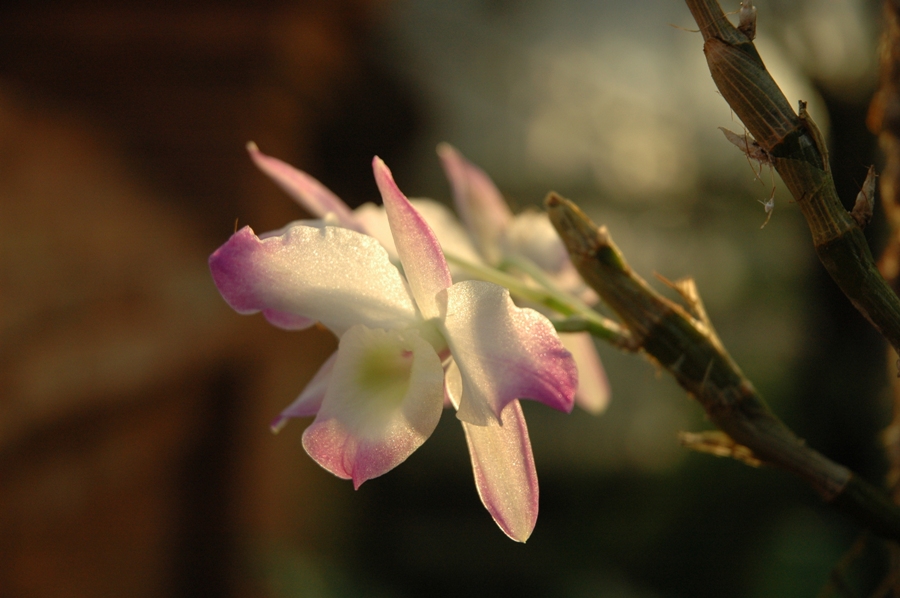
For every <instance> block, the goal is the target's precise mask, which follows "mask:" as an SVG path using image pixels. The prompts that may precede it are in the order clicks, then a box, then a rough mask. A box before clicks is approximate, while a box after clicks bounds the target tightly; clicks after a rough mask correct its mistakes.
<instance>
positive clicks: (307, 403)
mask: <svg viewBox="0 0 900 598" xmlns="http://www.w3.org/2000/svg"><path fill="white" fill-rule="evenodd" d="M336 360H337V351H335V352H334V353H332V354H331V357H329V358H328V359H326V360H325V363H323V364H322V366H321V367H320V368H319V371H318V372H316V375H315V376H313V378H312V380H310V381H309V383H308V384H307V385H306V388H304V389H303V392H301V393H300V396H299V397H297V398H296V399H295V400H294V402H293V403H291V404H290V405H288V406H287V408H285V409H284V410H283V411H282V412H281V413H280V414H279V415H278V417H276V418H275V419H274V420H273V421H272V423H271V424H270V427H271V428H272V431H273V432H278V431H280V430H281V429H282V428H283V427H284V426H285V425H286V424H287V422H288V420H289V419H292V418H295V417H310V416H313V415H315V414H316V413H318V412H319V408H320V407H321V406H322V399H324V398H325V392H326V391H327V390H328V383H329V382H330V381H331V372H332V370H334V362H335V361H336Z"/></svg>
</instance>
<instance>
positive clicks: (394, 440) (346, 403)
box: [303, 326, 444, 488]
mask: <svg viewBox="0 0 900 598" xmlns="http://www.w3.org/2000/svg"><path fill="white" fill-rule="evenodd" d="M443 384H444V370H443V368H442V366H441V361H440V359H439V358H438V356H437V354H436V353H435V352H434V349H433V348H432V347H431V345H429V344H428V343H427V342H426V341H424V340H422V339H421V338H420V337H419V336H418V334H417V333H416V332H414V331H411V330H406V331H397V330H380V329H370V328H367V327H365V326H354V327H353V328H351V329H350V330H348V331H347V332H346V334H344V336H343V337H341V342H340V345H339V347H338V356H337V360H336V361H335V364H334V370H333V371H332V374H331V382H330V384H329V385H328V391H327V392H326V394H325V399H324V400H323V401H322V406H321V407H320V409H319V413H318V415H317V416H316V420H315V421H314V422H313V423H312V425H311V426H310V427H309V428H307V429H306V431H305V432H304V433H303V446H304V448H305V449H306V452H308V453H309V455H310V456H311V457H312V458H313V459H315V460H316V462H318V463H319V465H321V466H322V467H324V468H325V469H327V470H328V471H330V472H332V473H333V474H335V475H336V476H338V477H341V478H345V479H352V480H353V485H354V487H356V488H359V485H360V484H362V483H363V482H365V481H366V480H368V479H371V478H374V477H377V476H380V475H382V474H384V473H386V472H388V471H390V470H391V469H393V468H394V467H396V466H397V465H399V464H400V463H402V462H403V461H405V460H406V458H407V457H409V455H411V454H412V453H413V451H415V450H416V449H417V448H418V447H419V446H421V444H422V443H423V442H425V440H426V439H427V438H428V437H429V436H430V435H431V433H432V432H433V431H434V428H435V426H437V422H438V420H439V419H440V416H441V410H442V409H443V396H444V391H443Z"/></svg>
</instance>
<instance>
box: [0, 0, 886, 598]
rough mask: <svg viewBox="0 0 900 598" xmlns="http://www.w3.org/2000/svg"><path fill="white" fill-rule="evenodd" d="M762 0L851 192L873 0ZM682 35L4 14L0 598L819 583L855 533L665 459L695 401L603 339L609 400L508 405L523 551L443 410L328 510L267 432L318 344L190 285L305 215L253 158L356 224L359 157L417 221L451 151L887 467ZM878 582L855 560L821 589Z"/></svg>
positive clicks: (738, 480) (787, 488)
mask: <svg viewBox="0 0 900 598" xmlns="http://www.w3.org/2000/svg"><path fill="white" fill-rule="evenodd" d="M756 4H757V6H758V7H759V22H758V39H757V45H758V48H759V50H760V53H761V54H762V56H763V57H764V60H765V61H766V64H767V65H768V66H769V68H770V70H772V71H773V74H774V75H775V78H776V80H777V81H778V82H779V83H780V84H781V85H782V88H783V89H784V90H785V93H786V94H787V96H788V98H789V100H790V101H791V102H792V103H794V104H796V101H797V100H799V99H805V100H808V101H809V102H810V111H811V114H812V115H813V117H814V118H815V119H816V121H817V122H818V123H819V124H820V125H821V126H823V128H824V127H827V128H828V130H829V138H830V143H831V156H832V160H833V168H834V174H835V179H836V180H837V184H838V189H839V191H840V192H841V193H842V197H844V198H845V201H846V202H847V203H848V205H849V203H851V202H852V199H853V198H855V196H856V193H857V191H858V189H859V187H860V185H861V183H862V181H863V179H864V177H865V172H866V168H867V166H868V165H869V164H871V163H873V162H876V161H877V157H876V155H875V140H874V138H873V137H872V136H871V135H870V134H869V133H868V132H867V131H866V130H865V126H864V120H865V113H866V109H867V106H868V102H869V100H870V98H871V95H872V92H873V90H874V87H875V84H876V78H877V64H876V62H875V56H876V49H877V42H878V35H879V27H880V24H879V19H878V17H879V6H878V4H877V3H876V2H874V1H872V0H869V1H864V0H804V1H802V2H788V1H787V0H769V1H763V0H759V2H757V3H756ZM725 8H726V10H737V8H738V2H737V1H735V2H732V3H731V4H728V3H726V7H725ZM670 25H675V26H674V27H673V26H670ZM692 27H693V22H692V21H691V19H690V15H689V12H688V10H687V8H686V7H684V6H683V5H682V4H680V3H677V2H671V1H670V0H645V1H643V2H639V3H633V2H626V1H621V2H588V1H587V0H553V1H551V0H457V1H455V2H439V1H437V0H393V1H391V0H296V1H294V2H287V1H283V0H268V1H256V2H249V1H241V0H234V1H230V2H229V1H224V0H223V1H219V2H214V1H211V0H209V1H205V0H198V1H189V2H174V1H171V2H164V1H159V2H149V3H148V2H133V1H118V2H109V1H104V0H96V1H90V2H89V1H83V2H52V3H51V2H43V1H41V0H30V1H29V2H15V1H12V2H5V3H3V4H2V5H0V229H2V236H0V597H3V598H6V597H10V598H20V597H50V596H53V597H68V596H71V597H82V596H84V597H88V596H91V597H93V596H132V597H142V596H146V597H157V596H175V597H181V596H184V597H189V596H210V597H238V596H250V597H257V596H258V597H273V598H276V597H277V598H280V597H324V598H330V597H345V596H367V597H368V596H376V597H417V596H428V597H430V596H434V597H443V596H506V595H510V596H520V597H532V596H534V597H543V596H553V597H558V596H559V597H573V598H575V597H582V596H615V597H641V598H643V597H657V596H659V597H662V596H685V597H688V596H689V597H705V596H709V597H714V596H715V597H719V596H734V597H763V596H810V595H815V594H816V593H817V592H818V591H819V590H820V589H821V588H822V587H824V586H825V585H826V584H827V583H828V581H829V575H830V571H831V569H832V567H833V566H834V565H835V564H836V563H837V562H838V560H839V559H841V557H842V556H843V555H845V554H846V552H847V551H848V549H850V547H851V545H853V543H854V541H856V540H857V539H858V537H859V531H858V529H857V528H856V527H854V526H853V525H852V524H850V523H849V522H847V521H846V520H845V519H843V518H842V517H841V516H840V515H837V514H835V513H834V512H832V511H831V510H829V509H827V508H826V507H825V506H824V505H822V504H821V503H820V501H819V499H818V498H817V496H815V495H814V494H813V492H812V491H810V490H809V489H807V488H806V487H805V486H803V485H802V484H801V483H800V482H798V481H796V480H794V479H793V478H790V477H789V476H787V475H786V474H782V473H779V472H774V471H769V470H751V469H749V468H747V467H746V466H744V465H741V464H738V463H736V462H732V461H728V460H722V459H715V458H713V457H709V456H705V455H699V454H693V453H688V452H686V451H685V450H684V449H682V448H681V447H680V446H679V445H678V442H677V433H678V432H679V431H699V430H703V429H707V428H709V424H708V423H707V422H705V421H704V418H703V414H702V411H701V410H700V408H699V407H697V406H696V405H695V404H693V403H692V402H691V401H690V400H689V398H688V397H686V396H685V394H684V393H683V392H682V391H681V390H680V389H679V388H678V387H677V386H676V385H675V384H674V383H673V382H672V380H670V379H669V378H668V377H667V376H666V375H665V373H664V372H660V371H658V370H657V369H656V368H654V367H653V366H652V365H650V364H649V363H647V362H646V361H645V360H643V359H642V358H640V357H637V356H633V355H623V354H619V353H617V352H616V351H614V350H612V349H611V348H609V347H607V346H601V347H600V351H601V354H602V356H603V359H604V362H605V364H606V367H607V370H608V374H609V378H610V381H611V384H612V389H613V399H612V403H611V405H610V407H609V409H608V411H607V413H606V414H604V415H602V416H600V417H594V416H590V415H588V414H586V413H584V412H579V411H577V410H576V412H574V413H573V414H572V415H568V416H566V415H562V414H559V413H556V412H551V411H550V410H547V409H545V408H541V407H539V406H536V405H530V404H526V405H525V408H526V414H527V416H528V420H529V429H530V432H531V437H532V442H533V447H534V453H535V459H536V462H537V467H538V473H539V477H540V481H541V514H540V517H539V519H538V524H537V528H536V529H535V532H534V534H533V536H532V537H531V539H530V540H529V542H528V543H527V544H526V545H520V544H516V543H514V542H512V541H510V540H508V539H507V538H506V537H505V536H504V535H503V534H502V532H500V530H499V529H498V528H497V527H496V526H495V525H494V523H493V522H492V521H491V518H490V516H489V515H488V513H487V512H486V511H485V510H484V508H483V507H482V506H481V504H480V502H479V500H478V496H477V494H476V492H475V488H474V484H473V482H472V474H471V467H470V465H469V463H468V455H467V452H466V448H465V441H464V439H463V435H462V433H461V430H460V427H459V426H458V425H457V424H456V422H455V421H454V418H453V417H452V414H450V413H447V414H445V417H444V420H443V421H442V422H441V424H440V425H439V427H438V430H437V432H436V433H435V435H434V437H433V438H432V439H431V440H429V441H428V442H427V443H426V444H425V445H424V446H423V447H422V448H421V449H420V450H418V451H417V452H416V453H415V454H414V455H413V456H412V457H411V458H410V459H409V460H408V461H407V462H406V463H404V464H403V465H402V466H401V467H399V468H397V469H396V470H395V471H393V472H391V473H390V474H388V475H386V476H384V477H382V478H379V479H377V480H373V481H370V482H368V483H366V484H365V485H363V486H362V488H361V489H360V490H359V491H356V492H354V491H353V489H352V487H351V485H350V484H349V483H348V482H345V481H342V480H338V479H336V478H334V477H333V476H332V475H331V474H328V473H327V472H325V471H324V470H322V469H320V468H319V467H318V466H317V465H316V464H315V463H314V462H312V460H311V459H309V458H308V457H307V456H306V454H305V453H304V452H303V450H302V447H301V444H300V438H301V434H302V432H303V428H304V426H305V422H303V421H298V422H293V423H291V424H290V425H289V426H288V427H287V428H286V429H285V430H283V431H282V432H281V433H280V434H279V435H278V436H272V435H271V433H270V432H269V429H268V423H269V421H270V420H271V419H272V418H273V417H274V416H275V415H276V414H277V413H278V412H279V411H280V409H281V408H283V407H284V406H286V405H287V404H288V403H290V402H291V401H292V400H293V398H294V397H295V396H296V395H297V394H298V393H299V392H300V390H301V389H302V388H303V386H304V384H305V383H306V382H307V381H308V380H309V378H310V377H311V376H312V375H313V374H314V373H315V371H316V369H317V368H318V366H319V365H320V364H321V362H322V361H323V360H324V359H325V358H326V357H327V356H328V355H329V354H330V352H331V351H333V349H334V348H335V341H334V339H333V338H332V337H331V336H330V334H329V333H327V332H323V331H321V330H315V329H314V330H309V331H304V332H294V333H288V332H284V331H280V330H276V329H274V328H272V327H270V326H269V325H267V324H266V323H265V321H264V320H263V318H262V317H258V316H254V317H242V316H238V315H237V314H235V313H234V312H232V311H231V310H230V309H228V308H227V306H226V305H225V304H224V302H223V301H222V300H221V298H220V297H219V295H218V293H217V292H216V290H215V287H214V286H213V284H212V281H211V279H210V276H209V273H208V270H207V267H206V259H207V256H208V255H209V254H210V253H211V252H212V251H213V250H214V249H215V248H216V247H218V246H219V245H220V244H222V243H223V242H224V241H225V240H226V239H227V238H228V236H229V235H230V234H231V233H232V231H233V230H234V228H235V221H236V220H237V221H238V222H239V224H240V225H243V224H249V225H251V226H252V227H253V228H254V229H255V230H257V231H265V230H269V229H274V228H278V227H281V226H282V225H283V224H284V223H286V222H287V221H289V220H292V219H296V218H299V217H301V216H302V212H300V210H299V208H298V207H296V206H295V205H294V204H293V203H292V202H291V201H290V200H289V199H287V198H286V197H285V196H283V195H282V194H281V193H280V192H279V191H278V190H277V189H276V188H275V187H274V185H272V184H271V183H270V182H269V181H268V180H267V179H266V178H265V177H264V176H263V175H262V174H260V173H259V172H257V171H256V170H255V169H254V167H253V166H252V165H251V163H250V161H249V159H248V158H247V156H246V153H245V150H244V146H245V144H246V142H247V141H249V140H254V141H256V142H257V143H258V144H259V146H260V147H261V148H262V149H263V151H265V152H266V153H269V154H271V155H274V156H278V157H280V158H282V159H284V160H286V161H288V162H290V163H293V164H295V165H297V166H298V167H300V168H302V169H304V170H306V171H308V172H310V173H311V174H313V175H314V176H316V177H317V178H319V179H320V180H321V181H322V182H324V183H325V184H326V185H328V186H329V187H331V189H333V190H334V191H335V192H336V193H337V194H338V195H340V196H341V197H343V198H344V199H345V200H346V201H347V202H348V203H350V204H351V205H358V204H360V203H362V202H365V201H372V200H375V199H376V198H377V191H376V188H375V185H374V182H373V180H372V177H371V170H370V166H369V164H370V160H371V157H372V156H373V155H374V154H378V155H380V156H381V157H383V158H384V159H385V161H386V162H387V163H388V164H389V165H390V166H391V168H392V170H393V171H394V174H395V176H396V179H397V181H398V183H399V185H400V187H401V188H402V189H403V190H404V191H405V192H406V193H407V194H408V195H410V196H428V197H433V198H435V199H439V200H443V201H448V200H449V198H450V191H449V187H448V185H447V183H446V181H445V180H444V179H443V176H442V174H441V170H440V166H439V162H438V160H437V157H436V155H435V152H434V148H435V146H436V145H437V143H439V142H441V141H447V142H450V143H452V144H453V145H455V146H456V147H457V148H458V149H460V150H461V151H462V152H463V153H464V154H466V155H467V156H468V157H469V158H470V159H471V160H472V161H474V162H476V163H477V164H479V165H481V166H482V167H483V168H484V169H485V170H486V171H487V172H488V173H489V174H490V175H491V176H492V177H494V179H495V181H496V182H497V184H498V186H499V187H500V188H501V190H502V191H503V192H504V194H505V195H506V197H507V198H508V200H509V202H510V203H511V205H512V206H513V207H514V209H517V210H520V209H525V208H527V207H530V206H537V205H539V204H540V202H541V200H542V199H543V197H544V195H545V194H546V193H547V192H548V191H549V190H551V189H553V190H556V191H558V192H559V193H561V194H562V195H564V196H566V197H568V198H570V199H573V200H575V201H576V202H578V203H579V204H580V205H582V206H583V207H584V208H585V209H586V210H587V211H588V213H589V214H590V215H591V216H592V217H593V218H594V219H595V220H596V221H597V222H600V223H605V224H606V225H607V226H608V227H609V229H610V232H611V234H612V236H613V238H614V239H615V240H616V242H617V243H618V244H619V245H620V247H621V248H622V250H623V251H624V253H625V255H626V256H627V257H628V259H629V260H630V261H631V263H632V266H633V267H634V268H635V269H636V270H637V271H638V272H639V273H640V274H641V275H642V276H644V277H645V278H648V279H651V278H652V275H653V273H654V272H658V273H660V274H662V275H664V276H666V277H667V278H669V279H676V278H679V277H682V276H688V275H691V276H694V277H695V278H696V280H697V283H698V285H699V289H700V292H701V295H702V296H703V298H704V299H705V301H706V303H707V308H708V310H709V312H710V315H711V317H712V320H713V322H714V323H715V325H716V327H717V329H718V331H719V333H720V336H721V337H722V340H723V342H724V343H725V345H726V347H728V348H729V350H730V351H731V353H732V355H733V356H734V357H735V359H736V360H737V361H738V363H739V364H740V365H741V367H742V368H743V370H744V372H745V373H746V374H747V376H748V377H749V378H750V379H751V380H753V382H754V384H755V385H756V386H757V388H758V389H760V391H761V392H762V394H763V395H764V396H766V397H767V399H768V400H769V401H770V403H771V404H772V406H773V408H774V410H775V411H776V412H777V413H778V414H779V415H781V416H782V417H783V418H784V419H785V420H786V421H787V422H788V423H789V425H791V426H792V427H793V428H794V429H795V430H796V431H797V432H798V433H799V434H800V435H801V436H803V437H805V438H806V439H807V441H808V442H809V443H810V444H811V445H812V446H813V447H815V448H817V449H819V450H821V451H822V452H824V453H825V454H826V455H828V456H830V457H832V458H833V459H835V460H837V461H839V462H841V463H843V464H845V465H847V466H849V467H851V468H853V469H854V470H856V471H857V472H859V473H861V474H862V475H864V476H865V477H867V478H869V479H870V480H872V481H874V482H876V483H880V481H881V479H882V476H883V472H884V462H883V457H882V456H881V452H880V444H879V443H880V441H879V431H880V430H881V429H882V428H883V427H884V426H885V424H886V423H887V419H888V418H887V415H888V412H889V401H888V397H887V393H886V392H885V390H884V387H885V380H886V371H887V370H886V367H885V357H884V348H883V343H882V341H881V340H880V338H879V337H878V336H877V335H876V334H875V333H874V332H873V331H872V330H870V328H869V327H868V325H867V324H866V323H865V322H864V321H863V320H862V318H861V317H859V316H858V315H857V314H856V312H855V311H854V310H853V309H852V308H851V307H850V306H849V305H848V304H847V302H846V301H845V300H844V298H843V297H842V296H841V295H840V294H839V292H838V291H837V290H836V289H835V288H834V287H833V285H832V283H831V282H830V280H829V279H828V278H827V276H826V275H825V274H824V273H823V271H822V269H821V267H820V266H819V264H818V262H817V261H816V258H815V255H814V253H813V250H812V247H811V243H810V241H809V234H808V231H807V228H806V225H805V223H804V221H803V219H802V217H801V216H800V214H799V212H798V210H797V209H796V207H795V206H792V205H791V204H790V201H789V198H788V197H787V195H786V193H785V191H784V190H783V189H782V186H781V184H780V181H777V178H776V179H773V178H772V175H771V174H770V173H769V171H768V169H766V168H763V169H762V170H761V172H760V173H759V176H757V172H756V170H755V165H750V164H749V163H748V161H747V159H746V158H745V157H744V156H743V155H742V154H741V152H740V151H739V150H737V149H736V148H734V147H733V146H731V145H730V144H728V143H727V141H726V140H725V139H724V137H723V136H722V134H721V132H719V131H718V130H717V127H720V126H723V127H727V128H729V129H731V130H734V131H736V132H738V133H742V132H743V130H742V127H741V124H740V122H738V121H737V120H736V118H734V117H733V116H732V115H731V113H730V111H729V109H728V107H727V105H726V104H725V102H724V100H722V98H721V97H720V96H719V95H718V94H717V92H716V91H715V88H714V85H713V83H712V81H711V79H710V77H709V74H708V71H707V69H706V63H705V60H704V58H703V53H702V40H701V38H700V36H699V34H697V33H692V32H690V31H689V30H690V29H692ZM773 180H774V182H773ZM773 185H774V186H775V187H776V190H775V211H774V214H773V216H772V219H771V221H770V222H769V223H768V224H767V225H766V226H765V228H763V229H760V226H761V225H762V224H763V222H764V221H765V212H764V209H763V206H762V205H761V203H760V202H761V201H765V200H767V199H768V198H769V196H770V195H771V193H772V188H773ZM881 225H882V223H880V222H879V218H878V217H877V216H876V220H875V223H874V224H873V225H872V226H870V227H869V229H868V230H867V233H868V234H869V235H870V239H871V242H872V244H873V251H874V253H876V255H877V253H878V251H879V249H880V239H881V237H882V233H883V231H880V230H879V226H881ZM657 286H659V285H657ZM884 567H885V565H884V558H883V555H882V554H881V549H880V548H879V546H878V544H877V543H876V542H875V541H870V542H869V543H868V545H867V547H866V549H865V550H864V555H863V558H862V561H861V562H860V564H857V565H855V566H854V567H853V568H852V570H851V573H850V575H851V580H852V582H853V583H854V584H856V586H858V587H860V588H869V587H871V586H872V585H873V584H874V583H875V582H876V581H877V579H878V577H879V576H880V575H881V574H883V572H884Z"/></svg>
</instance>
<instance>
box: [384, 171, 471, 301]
mask: <svg viewBox="0 0 900 598" xmlns="http://www.w3.org/2000/svg"><path fill="white" fill-rule="evenodd" d="M372 170H373V171H374V172H375V181H376V182H377V183H378V189H379V191H381V197H382V199H383V200H384V209H385V211H386V212H387V215H388V222H389V223H390V225H391V233H392V235H393V237H394V245H396V247H397V254H398V255H399V256H400V262H401V263H402V264H403V272H404V273H405V274H406V279H407V280H408V281H409V287H410V289H412V293H413V296H414V297H415V298H416V305H418V306H419V310H420V311H421V312H422V315H423V316H424V317H425V319H430V318H434V317H436V316H437V315H438V306H437V302H436V299H435V296H436V295H437V293H438V292H440V291H442V290H444V289H446V288H447V287H449V286H450V285H451V284H453V281H452V280H451V278H450V269H449V268H448V267H447V261H446V260H445V259H444V254H443V253H442V252H441V246H440V244H439V243H438V240H437V237H435V235H434V232H433V231H432V230H431V229H430V228H429V227H428V224H426V222H425V219H424V218H422V216H421V215H420V214H419V213H418V212H417V211H416V210H415V208H413V207H412V205H411V204H410V203H409V200H408V199H407V198H406V196H405V195H403V193H402V192H401V191H400V189H399V188H398V187H397V183H395V182H394V177H393V176H392V175H391V171H390V170H388V167H387V166H386V165H385V163H384V162H382V160H381V158H379V157H378V156H376V157H375V158H374V159H373V160H372Z"/></svg>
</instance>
